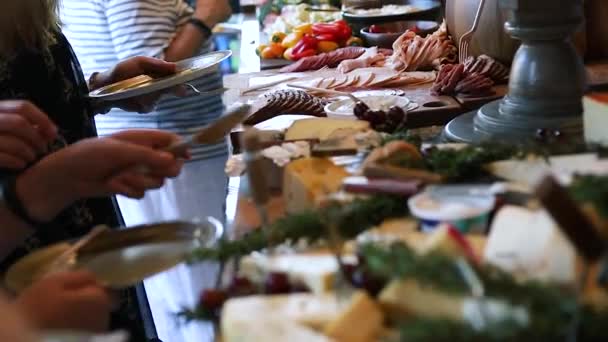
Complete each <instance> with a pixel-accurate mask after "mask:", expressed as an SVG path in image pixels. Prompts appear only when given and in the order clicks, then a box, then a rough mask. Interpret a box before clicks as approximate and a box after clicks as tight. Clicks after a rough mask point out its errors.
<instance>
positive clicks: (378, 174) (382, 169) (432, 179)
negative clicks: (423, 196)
mask: <svg viewBox="0 0 608 342" xmlns="http://www.w3.org/2000/svg"><path fill="white" fill-rule="evenodd" d="M363 175H364V176H366V177H369V178H389V179H398V180H419V181H422V182H425V183H441V181H442V180H443V177H441V175H438V174H436V173H432V172H428V171H424V170H415V169H406V168H402V167H396V166H390V165H380V164H373V163H372V164H370V165H367V166H366V167H365V168H364V169H363Z"/></svg>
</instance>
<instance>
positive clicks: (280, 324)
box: [221, 294, 341, 342]
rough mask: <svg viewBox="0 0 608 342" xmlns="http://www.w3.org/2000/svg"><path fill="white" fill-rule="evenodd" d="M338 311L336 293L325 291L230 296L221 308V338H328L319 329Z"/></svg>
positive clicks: (279, 341) (226, 341)
mask: <svg viewBox="0 0 608 342" xmlns="http://www.w3.org/2000/svg"><path fill="white" fill-rule="evenodd" d="M340 313H341V307H340V305H339V304H338V302H337V300H336V296H335V295H329V294H328V295H324V296H321V295H313V294H290V295H274V296H264V295H259V296H249V297H240V298H233V299H230V300H228V301H227V302H226V303H225V304H224V306H223V308H222V317H221V331H222V341H223V342H237V341H238V342H250V341H251V342H259V341H265V342H283V341H298V342H299V341H303V342H304V341H314V342H316V341H319V342H329V341H331V339H330V338H328V337H326V336H324V335H323V334H322V332H321V331H322V329H323V328H324V327H325V325H327V324H328V323H329V322H331V321H333V320H335V319H336V318H337V317H338V316H339V315H340Z"/></svg>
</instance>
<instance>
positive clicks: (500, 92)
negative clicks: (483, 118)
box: [456, 84, 509, 110]
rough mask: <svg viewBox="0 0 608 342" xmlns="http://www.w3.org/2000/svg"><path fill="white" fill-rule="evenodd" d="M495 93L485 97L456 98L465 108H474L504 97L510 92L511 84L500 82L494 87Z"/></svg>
mask: <svg viewBox="0 0 608 342" xmlns="http://www.w3.org/2000/svg"><path fill="white" fill-rule="evenodd" d="M493 92H494V94H492V95H490V96H484V97H465V96H456V100H457V101H458V103H460V105H461V106H462V108H463V109H466V110H474V109H477V108H479V107H481V106H483V105H484V104H486V103H488V102H492V101H494V100H498V99H501V98H503V97H504V96H505V95H507V93H508V92H509V86H508V85H507V84H500V85H496V86H494V87H493Z"/></svg>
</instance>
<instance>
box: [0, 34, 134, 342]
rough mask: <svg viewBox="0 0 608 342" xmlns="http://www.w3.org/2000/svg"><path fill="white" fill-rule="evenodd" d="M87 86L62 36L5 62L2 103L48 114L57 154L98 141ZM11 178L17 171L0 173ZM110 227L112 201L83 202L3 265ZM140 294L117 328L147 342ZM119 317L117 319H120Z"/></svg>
mask: <svg viewBox="0 0 608 342" xmlns="http://www.w3.org/2000/svg"><path fill="white" fill-rule="evenodd" d="M88 91H89V89H88V86H87V82H86V81H85V79H84V75H83V73H82V70H81V68H80V64H79V63H78V59H77V58H76V55H75V54H74V52H73V50H72V47H71V45H70V44H69V42H68V41H67V39H66V38H65V37H64V36H63V34H61V33H59V32H58V33H57V34H56V42H55V43H54V44H53V45H52V46H50V47H49V48H48V49H46V50H45V51H23V52H19V53H17V54H16V55H15V56H14V57H12V58H10V59H7V58H0V100H12V99H21V100H29V101H31V102H32V103H34V104H35V105H36V106H38V107H39V108H40V109H42V111H43V112H45V113H46V114H48V116H49V117H50V118H51V120H52V121H53V122H54V123H55V124H56V125H57V127H58V128H59V134H58V138H57V140H56V141H55V142H54V143H53V146H51V148H50V150H51V151H56V150H58V149H61V148H63V147H65V146H67V145H70V144H72V143H75V142H77V141H79V140H82V139H85V138H90V137H95V136H96V135H97V133H96V131H95V123H94V120H93V115H94V113H92V110H91V107H90V103H89V101H88V100H87V96H86V95H87V94H88ZM0 172H1V174H0V177H2V178H7V177H8V176H11V175H14V172H11V171H8V170H0ZM99 224H105V225H108V226H109V227H118V225H119V217H118V211H117V210H116V209H115V206H114V201H113V200H112V198H110V197H108V198H97V199H88V200H83V201H80V202H78V203H75V204H73V205H72V206H70V207H69V208H67V209H66V210H65V211H63V212H62V213H61V214H60V215H59V216H58V217H57V218H56V219H55V220H53V221H52V222H50V223H48V224H46V225H44V226H42V227H37V228H38V229H37V231H36V233H35V234H34V235H33V236H31V237H30V238H28V239H27V241H26V242H25V243H24V244H23V245H22V246H20V247H19V248H18V249H17V250H15V251H14V252H13V253H12V254H11V255H10V256H9V257H8V258H6V259H5V260H2V262H1V263H0V271H2V270H6V268H7V267H8V266H10V265H11V264H12V263H13V262H15V261H16V260H17V259H18V258H20V257H22V256H24V255H25V254H27V253H28V252H30V251H31V250H33V249H37V248H40V247H43V246H47V245H50V244H53V243H55V242H59V241H62V240H66V239H74V238H78V237H80V236H82V235H84V234H86V233H87V232H88V231H89V230H90V229H91V228H92V227H94V226H96V225H99ZM133 293H134V291H132V290H130V291H125V292H124V293H123V294H122V297H123V301H122V302H123V308H122V309H121V310H120V312H119V315H118V316H117V317H118V318H120V321H122V323H121V324H119V325H124V326H114V328H124V329H128V330H130V331H131V333H132V334H135V336H134V338H133V340H134V341H138V340H141V339H140V338H141V337H138V336H139V333H140V332H141V329H138V327H140V326H141V324H139V322H138V320H139V317H138V316H139V315H138V313H137V309H136V307H137V303H136V302H135V300H134V296H133ZM117 317H115V318H117Z"/></svg>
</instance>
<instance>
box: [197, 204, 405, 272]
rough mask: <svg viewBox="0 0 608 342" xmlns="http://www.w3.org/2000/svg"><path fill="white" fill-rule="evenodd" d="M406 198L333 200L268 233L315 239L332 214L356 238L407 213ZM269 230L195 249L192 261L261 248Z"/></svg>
mask: <svg viewBox="0 0 608 342" xmlns="http://www.w3.org/2000/svg"><path fill="white" fill-rule="evenodd" d="M407 214H408V210H407V205H406V201H405V199H404V198H402V197H396V196H373V197H370V198H365V199H356V200H354V201H353V202H351V203H347V204H341V203H337V202H335V203H331V204H328V205H327V206H325V207H323V208H320V209H318V210H317V211H308V212H303V213H298V214H293V215H289V216H286V217H284V218H281V219H279V220H277V221H276V222H274V223H273V224H271V226H270V227H269V231H270V232H271V234H268V235H270V236H272V237H273V241H272V243H273V244H280V243H289V242H296V241H299V240H302V239H304V240H307V241H309V242H315V241H317V240H319V239H322V238H324V237H325V236H326V235H327V228H326V227H325V225H324V224H323V221H322V219H323V218H327V217H331V218H332V220H333V222H335V223H336V226H337V227H338V229H339V233H340V235H341V237H343V238H345V239H350V238H354V237H356V236H357V235H359V234H360V233H362V232H364V231H366V230H367V229H370V228H372V227H374V226H376V225H378V224H380V223H382V222H383V221H384V220H386V219H388V218H394V217H403V216H407ZM266 236H267V234H265V233H264V232H263V230H262V229H261V228H258V229H255V230H253V231H252V232H250V233H248V234H246V235H245V236H243V237H242V238H240V239H239V240H222V241H220V242H219V243H218V244H217V246H213V247H210V248H200V249H197V250H195V251H194V252H193V253H192V255H191V257H190V262H191V263H192V262H197V261H203V260H228V259H230V258H231V257H234V256H238V255H246V254H249V253H251V252H254V251H260V250H263V249H264V248H266V247H268V246H269V242H268V240H267V238H266Z"/></svg>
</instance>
